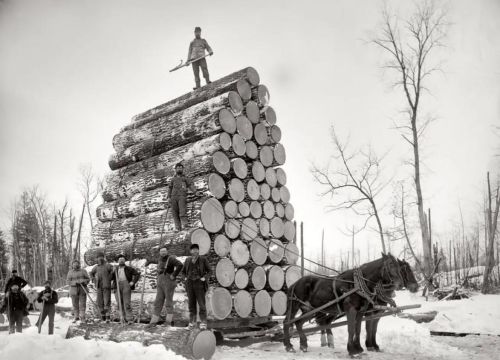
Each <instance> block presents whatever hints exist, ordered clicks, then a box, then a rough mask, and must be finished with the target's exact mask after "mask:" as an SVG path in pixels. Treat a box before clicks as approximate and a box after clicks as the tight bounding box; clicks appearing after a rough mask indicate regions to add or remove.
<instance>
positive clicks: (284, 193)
mask: <svg viewBox="0 0 500 360" xmlns="http://www.w3.org/2000/svg"><path fill="white" fill-rule="evenodd" d="M279 190H280V199H281V201H283V202H284V203H285V204H288V203H289V202H290V191H289V190H288V188H287V187H286V186H285V185H283V186H282V187H280V188H279Z"/></svg>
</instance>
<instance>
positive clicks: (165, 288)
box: [150, 246, 182, 327]
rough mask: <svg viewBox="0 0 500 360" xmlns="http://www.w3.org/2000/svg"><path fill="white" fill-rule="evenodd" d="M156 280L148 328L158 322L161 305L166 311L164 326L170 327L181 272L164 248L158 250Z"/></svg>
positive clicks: (180, 268)
mask: <svg viewBox="0 0 500 360" xmlns="http://www.w3.org/2000/svg"><path fill="white" fill-rule="evenodd" d="M157 269H158V278H157V280H156V299H155V303H154V311H153V316H152V317H151V322H150V327H151V326H154V325H156V324H157V323H158V321H159V320H160V314H161V310H162V309H163V305H165V308H166V310H167V315H166V319H165V320H166V321H165V324H166V326H170V325H171V323H172V319H173V317H174V305H173V304H174V292H175V288H176V286H177V281H176V278H177V275H179V273H180V272H181V270H182V263H181V262H180V261H179V260H177V258H176V257H175V256H174V255H169V254H168V249H167V247H166V246H162V247H161V248H160V257H159V258H158V267H157Z"/></svg>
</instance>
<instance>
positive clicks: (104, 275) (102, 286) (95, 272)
mask: <svg viewBox="0 0 500 360" xmlns="http://www.w3.org/2000/svg"><path fill="white" fill-rule="evenodd" d="M112 277H113V266H111V264H108V263H107V262H106V259H105V258H104V253H102V252H101V253H99V254H97V265H96V266H94V267H93V268H92V270H91V271H90V278H91V279H92V282H93V283H94V285H95V287H96V290H97V306H98V307H99V312H100V313H101V320H103V321H106V322H110V320H111V319H110V309H111V278H112Z"/></svg>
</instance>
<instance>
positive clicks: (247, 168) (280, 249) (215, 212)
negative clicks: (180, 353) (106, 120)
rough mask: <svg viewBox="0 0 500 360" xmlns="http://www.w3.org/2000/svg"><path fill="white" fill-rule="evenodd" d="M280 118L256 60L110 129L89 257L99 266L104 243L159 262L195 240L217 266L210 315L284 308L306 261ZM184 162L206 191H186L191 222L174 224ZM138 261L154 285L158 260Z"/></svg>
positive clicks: (261, 313)
mask: <svg viewBox="0 0 500 360" xmlns="http://www.w3.org/2000/svg"><path fill="white" fill-rule="evenodd" d="M276 120H277V117H276V113H275V111H274V109H273V108H272V107H271V106H269V91H268V89H267V87H266V86H265V85H262V84H260V78H259V75H258V73H257V71H256V70H255V69H253V68H250V67H249V68H245V69H243V70H240V71H237V72H235V73H233V74H230V75H228V76H226V77H224V78H222V79H219V80H217V81H214V82H213V83H211V84H209V85H207V86H205V87H203V88H201V89H199V90H196V91H193V92H190V93H187V94H185V95H183V96H181V97H179V98H177V99H174V100H171V101H169V102H167V103H165V104H162V105H160V106H157V107H155V108H154V109H151V110H148V111H146V112H143V113H141V114H139V115H136V116H135V117H134V118H133V119H132V121H131V123H129V124H128V125H126V126H125V127H123V128H122V129H121V130H120V132H119V133H118V134H116V135H115V136H114V138H113V147H114V149H115V153H114V154H113V155H111V157H110V159H109V166H110V168H111V170H112V172H111V173H110V174H109V176H108V177H107V185H106V187H105V189H104V191H103V200H104V203H103V204H101V205H100V206H99V207H98V209H97V217H98V220H99V221H98V223H97V224H96V225H95V226H94V229H93V245H92V247H91V248H90V249H89V250H88V251H87V252H86V253H85V261H86V263H87V264H88V265H94V264H95V263H96V255H97V253H98V252H99V251H104V252H105V254H106V257H107V259H108V260H109V261H114V259H115V257H116V256H117V255H118V254H120V253H125V254H126V255H127V256H128V257H129V258H131V259H135V260H139V259H140V260H141V261H147V262H148V263H154V262H155V261H156V260H157V257H158V250H159V247H160V246H161V245H168V246H169V252H170V253H171V254H174V255H176V256H185V255H188V249H189V246H190V245H191V244H193V243H197V244H198V245H199V246H200V253H201V254H202V255H205V256H206V257H207V258H208V260H209V262H210V265H211V267H212V274H213V275H212V276H211V278H210V279H209V280H208V282H209V290H208V293H207V310H208V313H209V319H212V320H225V319H246V320H248V319H249V318H256V317H267V316H270V315H283V314H285V312H286V306H287V301H286V298H287V296H286V289H287V287H289V286H290V285H291V284H293V283H294V282H295V281H296V280H297V279H298V278H299V277H300V268H299V267H298V266H296V265H295V264H296V261H297V258H298V249H297V246H296V245H295V232H296V228H295V224H294V222H293V218H294V208H293V206H292V204H291V203H290V191H289V189H288V188H287V185H286V184H287V176H286V173H285V171H284V170H283V168H282V166H283V165H284V163H285V160H286V153H285V149H284V147H283V145H282V144H281V143H280V141H281V136H282V134H281V130H280V128H279V126H278V125H277V121H276ZM179 162H182V163H183V165H184V173H185V175H186V176H188V177H190V178H192V179H193V181H194V185H195V187H196V188H197V189H198V190H199V191H201V192H202V193H203V196H201V197H200V196H197V195H196V194H192V193H189V195H188V198H187V217H188V227H187V228H186V229H183V230H182V231H180V232H176V231H175V230H174V222H173V218H172V213H171V212H170V211H169V204H168V201H167V193H168V184H169V183H170V181H171V179H172V177H173V176H174V166H175V164H177V163H179ZM138 267H139V269H140V270H142V272H143V274H145V276H146V286H145V290H146V292H151V291H154V288H155V284H154V282H155V278H156V273H155V271H156V268H155V267H153V266H152V265H149V266H148V267H144V265H143V266H142V268H141V266H140V265H139V266H138ZM139 283H142V280H141V281H139ZM138 290H140V287H139V289H138ZM179 296H180V295H179ZM133 303H134V300H133ZM149 305H150V304H149ZM149 305H146V307H148V306H149ZM179 308H180V309H181V308H182V309H181V310H179V314H176V316H177V315H178V316H182V313H183V311H184V310H183V307H182V306H180V307H179ZM146 316H147V314H146Z"/></svg>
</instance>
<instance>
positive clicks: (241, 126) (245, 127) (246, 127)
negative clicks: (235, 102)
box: [236, 115, 253, 140]
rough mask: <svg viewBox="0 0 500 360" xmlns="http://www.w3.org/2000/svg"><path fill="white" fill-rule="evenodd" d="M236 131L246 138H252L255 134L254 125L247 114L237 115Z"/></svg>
mask: <svg viewBox="0 0 500 360" xmlns="http://www.w3.org/2000/svg"><path fill="white" fill-rule="evenodd" d="M236 131H237V132H238V134H240V136H241V137H242V138H243V139H244V140H250V139H251V138H252V136H253V126H252V123H251V122H250V120H248V118H247V117H246V116H245V115H240V116H238V117H236Z"/></svg>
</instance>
